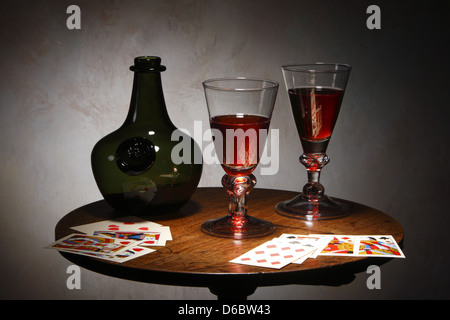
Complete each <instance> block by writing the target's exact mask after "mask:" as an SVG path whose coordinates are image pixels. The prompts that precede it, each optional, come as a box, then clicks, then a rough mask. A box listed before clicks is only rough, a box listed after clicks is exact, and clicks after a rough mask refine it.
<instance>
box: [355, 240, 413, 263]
mask: <svg viewBox="0 0 450 320" xmlns="http://www.w3.org/2000/svg"><path fill="white" fill-rule="evenodd" d="M355 247H356V248H358V252H357V255H358V256H378V257H390V258H405V255H404V254H403V252H402V251H401V249H400V247H399V246H398V244H397V242H396V241H395V239H394V238H393V237H392V236H386V235H384V236H383V235H382V236H358V237H357V240H356V246H355Z"/></svg>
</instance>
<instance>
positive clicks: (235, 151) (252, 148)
mask: <svg viewBox="0 0 450 320" xmlns="http://www.w3.org/2000/svg"><path fill="white" fill-rule="evenodd" d="M210 124H211V128H212V129H218V130H219V131H220V132H221V135H222V139H215V143H216V150H217V152H218V156H219V160H220V163H221V164H222V167H223V169H224V170H225V172H226V173H227V174H229V175H232V176H243V175H249V174H251V173H252V172H253V170H255V168H256V166H257V165H258V162H259V156H260V145H261V146H263V145H264V142H265V141H260V139H261V137H260V132H261V131H260V130H266V131H265V133H266V134H265V136H264V137H266V136H267V129H268V128H269V125H270V119H269V118H267V117H264V116H260V115H250V114H236V115H234V114H233V115H219V116H214V117H212V118H211V120H210ZM218 141H221V142H222V145H219V142H218ZM261 151H262V150H261ZM220 152H221V153H220Z"/></svg>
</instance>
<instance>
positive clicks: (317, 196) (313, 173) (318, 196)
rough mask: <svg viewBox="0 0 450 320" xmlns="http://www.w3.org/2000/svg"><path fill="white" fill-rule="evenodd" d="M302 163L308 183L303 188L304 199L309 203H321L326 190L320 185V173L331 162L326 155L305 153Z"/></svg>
mask: <svg viewBox="0 0 450 320" xmlns="http://www.w3.org/2000/svg"><path fill="white" fill-rule="evenodd" d="M300 162H301V163H302V164H303V165H304V166H305V167H306V172H307V173H308V183H307V184H305V186H304V187H303V194H302V196H303V198H304V199H307V200H308V201H315V202H317V201H319V200H322V199H323V198H324V196H325V188H324V187H323V185H322V184H320V172H321V170H322V168H323V167H324V166H325V165H326V164H327V163H328V162H330V158H328V156H327V155H326V154H325V153H304V154H302V155H301V157H300Z"/></svg>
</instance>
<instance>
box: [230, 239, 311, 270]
mask: <svg viewBox="0 0 450 320" xmlns="http://www.w3.org/2000/svg"><path fill="white" fill-rule="evenodd" d="M313 250H314V249H313V248H311V247H308V246H303V245H301V244H298V243H289V242H286V241H279V240H271V241H268V242H266V243H263V244H262V245H260V246H258V247H256V248H254V249H252V250H250V251H248V252H246V253H244V254H243V255H241V256H239V257H237V258H236V259H233V260H231V261H230V262H232V263H239V264H245V265H251V266H257V267H265V268H274V269H281V268H282V267H284V266H286V265H288V264H289V263H291V262H293V261H295V260H297V259H299V258H301V257H302V256H304V255H308V254H309V253H311V252H312V251H313Z"/></svg>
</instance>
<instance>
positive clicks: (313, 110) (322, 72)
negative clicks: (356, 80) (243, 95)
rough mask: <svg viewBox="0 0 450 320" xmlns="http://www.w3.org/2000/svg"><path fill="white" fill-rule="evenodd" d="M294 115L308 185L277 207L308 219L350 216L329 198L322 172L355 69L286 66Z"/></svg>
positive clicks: (281, 210) (331, 66) (284, 213)
mask: <svg viewBox="0 0 450 320" xmlns="http://www.w3.org/2000/svg"><path fill="white" fill-rule="evenodd" d="M282 70H283V76H284V81H285V84H286V89H287V92H288V95H289V99H290V104H291V108H292V113H293V116H294V120H295V124H296V126H297V131H298V134H299V136H300V141H301V143H302V147H303V152H304V153H303V154H302V155H301V157H300V162H301V163H302V164H303V165H304V166H305V167H306V171H307V174H308V183H307V184H306V185H305V186H304V187H303V192H302V193H301V194H300V195H298V196H297V197H295V198H294V199H292V200H288V201H283V202H280V203H278V204H277V205H276V206H275V210H276V212H278V213H279V214H281V215H285V216H289V217H293V218H298V219H306V220H320V219H332V218H338V217H342V216H344V215H346V213H347V212H348V208H347V206H346V205H345V204H343V203H340V202H338V201H336V200H334V199H332V198H330V197H328V196H326V195H325V189H324V187H323V186H322V185H321V184H320V182H319V178H320V172H321V170H322V168H323V166H325V165H326V164H327V163H328V162H329V158H328V156H327V155H326V150H327V147H328V143H329V142H330V138H331V134H332V133H333V129H334V125H335V124H336V120H337V117H338V114H339V110H340V108H341V102H342V99H343V97H344V92H345V87H346V85H347V80H348V77H349V75H350V70H351V67H350V66H349V65H345V64H334V63H333V64H326V63H315V64H299V65H285V66H282Z"/></svg>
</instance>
